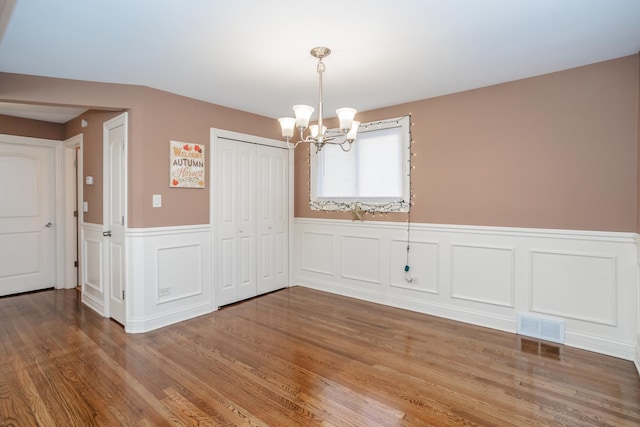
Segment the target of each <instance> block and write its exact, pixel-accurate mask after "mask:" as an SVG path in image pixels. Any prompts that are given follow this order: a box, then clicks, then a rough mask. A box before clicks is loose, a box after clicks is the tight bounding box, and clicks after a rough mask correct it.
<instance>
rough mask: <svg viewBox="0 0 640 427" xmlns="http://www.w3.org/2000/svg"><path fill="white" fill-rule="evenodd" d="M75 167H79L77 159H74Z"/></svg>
mask: <svg viewBox="0 0 640 427" xmlns="http://www.w3.org/2000/svg"><path fill="white" fill-rule="evenodd" d="M73 167H74V168H76V169H77V168H78V161H77V160H74V161H73Z"/></svg>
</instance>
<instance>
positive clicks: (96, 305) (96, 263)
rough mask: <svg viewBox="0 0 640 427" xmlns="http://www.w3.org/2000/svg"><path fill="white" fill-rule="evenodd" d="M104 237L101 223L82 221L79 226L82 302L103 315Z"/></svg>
mask: <svg viewBox="0 0 640 427" xmlns="http://www.w3.org/2000/svg"><path fill="white" fill-rule="evenodd" d="M103 240H104V237H103V236H102V225H100V224H90V223H86V222H84V223H82V224H81V226H80V242H81V245H80V263H79V266H80V284H81V286H82V302H83V303H84V304H85V305H87V306H88V307H90V308H91V309H93V310H95V311H96V312H98V313H99V314H101V315H102V316H104V315H105V306H104V299H105V293H104V284H103V283H102V282H103V280H102V277H103V274H102V259H103V250H104V245H103Z"/></svg>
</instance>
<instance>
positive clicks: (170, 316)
mask: <svg viewBox="0 0 640 427" xmlns="http://www.w3.org/2000/svg"><path fill="white" fill-rule="evenodd" d="M212 311H213V310H212V309H211V303H210V302H209V301H205V302H201V303H197V304H193V305H191V306H187V307H180V308H179V309H175V310H172V311H169V312H164V313H160V314H156V315H153V316H149V317H146V318H143V319H131V320H129V319H127V325H126V327H125V331H126V332H128V333H134V334H135V333H143V332H149V331H152V330H154V329H159V328H162V327H165V326H169V325H173V324H174V323H178V322H182V321H185V320H189V319H193V318H194V317H199V316H203V315H206V314H209V313H211V312H212Z"/></svg>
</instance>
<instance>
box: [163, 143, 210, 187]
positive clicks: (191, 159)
mask: <svg viewBox="0 0 640 427" xmlns="http://www.w3.org/2000/svg"><path fill="white" fill-rule="evenodd" d="M170 150H171V154H170V165H171V166H170V169H169V172H170V177H169V187H181V188H204V146H203V145H198V144H189V143H186V142H178V141H171V147H170Z"/></svg>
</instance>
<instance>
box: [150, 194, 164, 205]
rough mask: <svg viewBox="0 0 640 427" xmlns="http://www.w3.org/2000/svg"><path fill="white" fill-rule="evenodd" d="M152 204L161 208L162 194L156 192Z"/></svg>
mask: <svg viewBox="0 0 640 427" xmlns="http://www.w3.org/2000/svg"><path fill="white" fill-rule="evenodd" d="M152 206H153V207H154V208H161V207H162V194H154V195H153V202H152Z"/></svg>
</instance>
